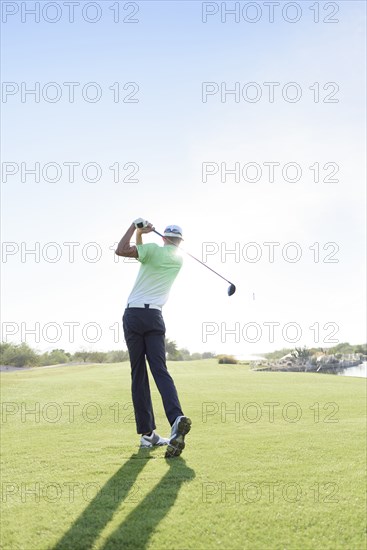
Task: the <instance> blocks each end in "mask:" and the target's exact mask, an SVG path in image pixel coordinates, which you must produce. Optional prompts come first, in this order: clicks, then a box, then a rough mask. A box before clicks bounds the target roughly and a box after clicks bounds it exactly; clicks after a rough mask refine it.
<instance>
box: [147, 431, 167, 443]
mask: <svg viewBox="0 0 367 550" xmlns="http://www.w3.org/2000/svg"><path fill="white" fill-rule="evenodd" d="M168 442H169V439H166V438H164V437H161V436H160V435H158V434H156V433H155V431H153V432H152V433H151V434H150V435H142V436H141V438H140V447H160V446H161V445H168Z"/></svg>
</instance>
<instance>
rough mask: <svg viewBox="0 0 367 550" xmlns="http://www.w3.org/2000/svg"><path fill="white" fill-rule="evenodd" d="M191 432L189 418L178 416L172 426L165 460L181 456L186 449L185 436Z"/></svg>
mask: <svg viewBox="0 0 367 550" xmlns="http://www.w3.org/2000/svg"><path fill="white" fill-rule="evenodd" d="M190 430H191V420H190V418H188V417H187V416H178V417H177V418H176V420H175V421H174V423H173V424H172V430H171V437H170V439H169V443H168V447H167V450H166V454H165V458H173V457H175V456H180V454H181V453H182V451H183V450H184V448H185V435H186V434H188V433H189V431H190Z"/></svg>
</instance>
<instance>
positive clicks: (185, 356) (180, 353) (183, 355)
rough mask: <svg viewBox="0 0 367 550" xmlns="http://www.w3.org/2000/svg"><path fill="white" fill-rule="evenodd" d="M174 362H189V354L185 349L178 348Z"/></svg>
mask: <svg viewBox="0 0 367 550" xmlns="http://www.w3.org/2000/svg"><path fill="white" fill-rule="evenodd" d="M176 357H177V358H176V361H190V360H191V353H190V352H189V350H188V349H186V348H180V349H179V350H177V356H176Z"/></svg>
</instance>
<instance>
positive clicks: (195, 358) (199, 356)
mask: <svg viewBox="0 0 367 550" xmlns="http://www.w3.org/2000/svg"><path fill="white" fill-rule="evenodd" d="M202 355H203V354H201V353H192V354H191V360H192V361H198V360H199V359H204V357H203V356H202Z"/></svg>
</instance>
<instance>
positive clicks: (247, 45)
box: [1, 0, 366, 356]
mask: <svg viewBox="0 0 367 550" xmlns="http://www.w3.org/2000/svg"><path fill="white" fill-rule="evenodd" d="M2 4H3V6H2V7H3V10H4V9H5V8H4V5H5V4H7V5H8V7H7V8H6V10H7V11H6V13H5V12H4V11H3V25H2V51H3V54H2V63H3V72H2V80H3V95H2V104H1V105H2V118H3V122H2V133H3V140H2V169H3V175H2V203H3V205H2V217H3V222H2V239H3V257H2V272H3V285H2V328H3V335H2V338H3V340H7V341H11V342H20V341H21V340H23V341H27V342H28V343H29V345H31V346H32V347H35V348H37V349H39V350H40V351H45V350H50V349H53V348H64V349H66V350H69V351H76V350H78V349H82V348H86V349H89V350H94V349H95V350H108V349H120V348H124V349H126V345H125V343H124V341H123V334H122V327H121V317H122V314H123V310H124V307H125V303H126V299H127V297H128V295H129V293H130V290H131V288H132V285H133V283H134V280H135V277H136V275H137V271H138V264H137V263H134V262H126V261H123V259H120V260H119V261H116V260H117V258H115V257H114V253H113V245H114V243H116V242H117V241H118V240H119V239H120V238H121V237H122V235H123V234H124V232H125V231H126V229H127V228H128V227H129V225H130V223H131V222H132V220H133V219H134V218H136V217H140V216H141V217H144V218H146V219H147V220H149V221H150V222H152V223H153V224H155V226H156V228H157V230H158V231H163V230H164V227H165V225H167V224H171V223H174V224H178V225H180V226H181V227H182V228H183V231H184V238H185V242H184V243H183V246H184V248H186V249H187V250H188V251H189V252H191V253H192V254H194V255H197V256H198V257H199V258H201V259H205V258H204V257H203V252H204V251H208V250H211V251H213V253H212V254H211V255H208V256H207V258H206V261H207V263H208V265H210V266H211V267H212V268H213V269H215V270H217V271H219V272H220V273H221V274H223V275H224V276H225V277H226V278H227V279H229V280H230V281H232V282H234V283H235V284H236V286H237V292H236V294H235V295H233V296H232V297H228V296H227V286H228V285H227V284H226V283H225V282H224V281H222V280H221V279H219V278H218V277H216V276H215V275H214V274H212V273H210V272H209V271H208V270H206V269H205V268H204V267H202V266H200V265H198V264H197V263H196V262H194V261H193V260H191V259H190V258H185V261H184V267H183V269H182V271H181V273H180V274H179V276H178V278H177V280H176V282H175V284H174V286H173V288H172V291H171V296H170V299H169V301H168V303H167V304H166V306H165V307H164V310H163V315H164V318H165V322H166V327H167V337H168V338H171V339H173V340H176V342H177V344H178V346H179V347H187V348H189V350H190V351H191V352H194V351H200V352H202V351H206V350H207V351H214V352H217V353H221V352H227V353H233V354H235V355H242V356H244V355H249V354H256V353H261V352H266V351H272V350H274V349H278V348H282V347H294V346H295V345H307V346H314V345H320V346H325V347H328V346H331V345H333V344H335V343H337V342H344V341H349V342H351V343H362V342H364V341H365V340H366V336H365V334H366V326H365V307H364V304H365V284H364V280H365V262H364V256H365V210H364V204H365V191H364V189H365V168H364V167H365V161H364V149H365V131H364V127H365V104H364V95H365V56H364V46H363V45H364V41H365V15H366V13H365V12H366V10H365V3H364V2H355V1H348V2H346V1H342V2H332V3H330V2H329V3H327V2H319V6H320V14H319V17H320V21H319V22H318V23H316V22H315V21H314V19H315V17H316V14H315V12H314V11H312V9H310V8H311V6H313V5H314V4H315V3H314V2H305V1H303V2H298V3H297V2H296V3H295V4H296V5H297V6H298V7H299V10H301V11H300V13H299V14H298V15H300V18H299V20H298V21H297V22H294V23H290V22H289V21H285V20H284V19H283V18H282V15H281V12H282V9H284V6H285V5H286V4H287V2H280V7H279V12H278V11H277V10H278V8H277V10H276V11H275V12H274V22H273V23H270V22H269V14H268V12H267V11H266V10H267V8H266V3H264V2H256V3H255V4H256V5H257V6H258V9H260V8H261V14H262V17H261V18H260V19H259V21H258V22H256V23H249V22H248V21H246V20H245V19H244V18H243V16H241V19H240V21H239V22H238V23H236V22H235V20H234V16H232V17H230V16H227V20H226V21H225V22H223V23H222V22H221V15H220V5H221V3H220V2H214V3H213V2H212V3H210V4H211V5H212V8H213V10H215V9H216V7H218V13H214V14H213V15H210V16H209V15H208V17H207V22H206V23H204V22H203V20H202V18H203V15H202V10H205V9H209V8H208V7H207V8H205V6H204V4H205V3H204V4H203V3H202V2H196V1H192V2H175V1H172V2H155V1H149V2H136V3H130V4H131V6H132V7H131V6H130V7H129V6H127V4H128V3H126V2H120V8H121V10H120V11H121V13H120V16H119V17H120V22H118V23H114V22H113V15H114V13H113V11H112V10H111V6H113V5H114V4H115V3H114V2H112V1H111V2H109V1H108V0H107V1H104V2H100V3H98V2H97V3H96V4H97V5H98V6H99V9H100V12H101V13H100V16H101V17H100V20H99V21H97V22H96V23H90V22H88V21H85V20H83V17H82V12H81V7H82V6H85V5H86V4H88V3H87V2H80V6H79V8H78V9H77V8H75V14H74V15H75V20H74V23H71V22H69V20H68V18H69V14H68V13H67V11H66V7H65V5H64V3H62V2H59V3H58V5H59V7H60V9H59V13H58V14H57V13H56V12H52V11H49V12H47V13H46V14H42V12H41V13H40V21H39V23H36V22H34V18H33V20H32V18H31V16H30V15H27V14H26V13H23V14H22V11H21V9H22V8H21V4H26V5H27V6H28V7H30V6H31V5H32V4H34V3H32V2H26V3H21V2H18V3H17V2H3V3H2ZM10 4H13V5H16V6H17V7H18V8H19V10H18V12H17V13H14V14H13V15H11V14H9V10H10V11H11V10H12V9H13V8H12V7H11V6H10ZM227 4H228V6H230V5H232V4H233V3H227ZM239 4H240V6H241V8H243V6H244V5H245V3H244V2H240V3H239ZM42 5H44V3H42V2H41V6H42ZM208 5H209V4H207V6H208ZM330 5H333V6H334V8H333V6H332V7H330ZM9 6H10V7H9ZM136 6H137V7H138V8H139V11H137V13H136V14H135V15H132V10H137V8H136ZM213 6H214V7H213ZM335 6H336V7H337V8H338V10H336V8H335ZM212 8H210V9H212ZM334 9H335V12H336V11H337V13H335V14H334V15H333V14H332V11H333V10H334ZM78 10H79V11H78ZM258 13H260V11H259V12H258ZM96 14H97V12H96ZM58 15H60V20H59V21H57V22H55V23H50V22H48V21H47V20H46V19H47V18H48V19H52V18H56V16H58ZM97 15H98V14H97ZM115 16H116V13H115ZM296 16H297V13H296V12H295V11H289V12H286V17H288V19H291V18H295V17H296ZM22 17H23V19H24V22H22ZM33 17H34V16H33ZM87 17H89V18H92V17H94V14H93V12H92V11H89V12H87ZM124 17H125V18H126V17H127V18H131V19H137V22H136V23H128V22H125V23H124V22H123V21H122V18H124ZM248 17H250V18H251V17H254V15H253V14H252V13H250V12H249V14H248ZM45 18H46V19H45ZM324 19H337V20H338V22H334V23H333V22H329V23H327V22H324ZM4 21H5V22H4ZM71 82H73V83H76V84H74V85H73V86H74V88H73V89H74V94H75V97H74V102H73V103H71V102H70V101H69V95H68V94H69V93H70V89H71V85H70V84H69V85H67V84H65V83H71ZM91 82H92V83H96V84H95V85H89V87H88V83H91ZM4 83H5V84H4ZM22 83H23V84H22ZM36 83H39V84H36ZM49 83H55V84H53V85H50V84H49ZM115 83H119V90H118V91H119V95H120V99H121V98H125V101H126V100H129V98H130V100H138V101H137V102H131V103H128V102H122V101H119V102H114V99H116V93H117V85H116V84H115ZM128 83H135V84H128ZM203 83H211V84H209V85H206V86H209V87H207V88H206V89H208V90H213V95H208V96H206V101H205V102H204V101H203V86H205V85H204V84H203ZM236 83H237V84H236ZM249 83H255V84H253V85H250V86H249ZM266 83H275V84H273V85H272V86H273V88H272V89H273V90H274V100H273V101H269V93H270V92H269V90H270V89H271V85H270V84H266ZM289 83H295V84H289ZM38 85H39V90H40V95H39V101H38V102H37V101H35V96H34V95H31V94H28V95H27V94H25V91H26V90H30V89H32V88H33V89H36V88H37V86H38ZM124 86H125V89H124ZM221 87H222V91H223V92H224V91H225V90H227V91H230V90H237V92H238V91H240V94H239V95H237V96H235V95H234V94H228V95H222V96H221ZM310 87H311V88H310ZM4 90H5V92H6V93H5V95H4ZM216 90H217V91H216ZM259 90H260V92H259ZM22 92H23V101H22ZM214 92H215V93H214ZM57 93H59V94H61V95H60V97H59V100H58V101H55V102H52V101H53V98H54V97H56V96H55V94H57ZM94 93H101V94H102V95H101V98H100V100H99V101H97V102H91V101H87V100H86V99H85V97H87V98H89V99H91V98H93V97H94V95H93V94H94ZM254 93H260V94H261V97H259V100H258V101H257V102H252V101H251V99H252V98H253V97H254V95H253V94H254ZM295 93H297V94H299V100H298V101H294V102H292V99H293V98H294V97H295V95H294V94H295ZM83 94H84V96H85V97H84V96H83ZM88 94H90V95H88ZM45 98H46V99H45ZM244 98H245V99H244ZM285 98H286V99H285ZM37 99H38V98H37ZM315 99H316V100H317V101H315ZM22 163H23V164H22ZM35 163H39V170H40V178H39V179H40V181H39V182H36V181H35V176H34V175H32V174H31V173H29V172H28V173H27V171H26V170H27V169H32V167H33V169H34V167H35ZM49 163H54V164H51V165H49ZM55 163H56V164H57V165H58V167H59V168H58V169H57V170H58V171H57V170H56V169H55ZM70 163H79V164H78V165H77V164H75V165H74V169H75V172H74V180H73V181H71V180H72V178H71V177H70V172H69V170H70V166H71V164H70ZM88 163H92V165H89V168H88ZM116 163H119V166H120V181H119V182H115V181H114V175H115V174H116V169H114V171H113V170H112V169H110V168H109V167H111V166H113V165H114V166H115V167H116V166H117V165H116ZM203 163H211V164H210V167H211V169H212V170H213V171H214V170H215V171H217V173H215V174H213V175H208V176H207V181H206V182H204V181H203V179H204V178H203V176H202V171H203ZM222 163H223V164H222ZM236 163H237V165H236ZM238 163H239V164H238ZM264 163H265V164H264ZM269 163H278V164H277V165H276V167H275V172H274V181H272V182H271V181H269ZM288 163H294V164H293V165H291V166H290V167H289V168H287V166H286V165H288ZM317 163H318V164H317ZM86 164H87V168H86V169H84V167H85V165H86ZM248 164H250V165H249V167H248V171H247V172H246V167H245V170H244V172H242V169H243V167H244V166H245V165H248ZM294 165H296V167H297V170H298V175H299V180H298V181H295V182H292V181H289V180H291V179H292V178H294V179H297V177H296V176H297V172H296V171H295V168H294ZM93 166H94V167H93ZM96 166H97V169H98V170H99V174H98V173H97V172H96V168H95V167H96ZM124 166H125V169H124ZM221 166H223V173H222V178H223V181H221ZM235 166H237V167H239V168H240V173H239V179H240V181H236V180H235V175H230V174H227V175H226V174H225V173H224V170H225V168H227V170H233V169H234V168H235ZM284 166H286V168H284ZM292 166H293V167H292ZM311 166H312V167H313V168H312V169H310V167H311ZM259 170H260V171H259ZM256 171H257V175H258V178H256ZM12 172H14V174H12ZM133 172H135V174H134V175H131V176H130V179H132V180H137V181H125V182H123V181H121V180H122V179H123V178H126V176H128V175H129V174H132V173H133ZM282 172H283V174H285V177H286V179H288V181H285V180H284V178H283V176H282ZM317 172H318V179H319V181H315V180H317ZM243 173H245V177H246V173H247V180H256V179H258V181H246V179H245V178H244V177H243ZM93 178H95V179H96V180H97V181H95V182H93V181H91V180H93ZM52 179H54V180H58V181H51V180H52ZM328 180H336V181H328ZM146 242H159V238H158V237H157V236H155V235H152V236H147V237H146ZM22 243H23V244H22ZM36 243H38V244H36ZM49 243H56V245H50V244H49ZM64 243H78V244H74V245H71V244H64ZM88 243H97V244H96V245H89V246H86V245H88ZM249 243H257V244H256V245H250V246H249ZM264 243H279V245H273V246H274V261H273V262H271V261H269V250H270V249H271V245H270V244H264ZM289 243H296V245H295V246H292V245H289ZM37 247H39V257H36V256H37V255H38V252H37V253H36V255H34V254H33V255H32V254H25V252H26V250H31V249H36V250H38V249H37ZM310 247H312V248H311V249H310ZM72 249H73V250H74V261H73V262H71V261H70V254H71V250H72ZM230 250H237V253H236V254H228V253H227V254H226V252H228V251H230ZM4 252H5V255H4ZM96 253H97V254H100V255H101V257H100V258H99V260H98V261H97V262H92V261H91V260H92V259H93V257H94V255H95V254H96ZM255 253H256V254H258V255H259V260H258V261H257V262H252V261H251V259H252V258H254V254H255ZM296 253H297V254H301V257H300V259H299V261H297V262H292V261H290V260H291V259H292V258H293V257H294V254H296ZM57 254H58V255H59V256H60V258H59V260H58V261H55V262H52V261H50V259H51V260H52V259H53V258H54V257H55V255H57ZM287 254H288V255H289V256H288V257H287ZM260 255H261V257H260ZM284 256H285V257H284ZM287 258H288V260H287ZM88 259H89V260H90V261H88ZM317 259H318V261H315V260H317ZM36 260H38V261H36ZM336 260H337V261H336ZM37 323H38V324H37ZM89 323H91V325H88V324H89ZM274 323H275V324H274ZM71 326H74V337H73V338H71V334H70V327H71ZM96 326H98V327H100V328H99V329H98V330H99V333H98V334H97V332H96V330H95V327H96ZM88 327H89V328H88ZM111 327H112V328H111ZM270 327H273V328H274V338H272V337H271V333H270ZM310 327H312V328H310ZM32 329H36V335H35V334H32V333H31V332H29V331H31V330H32ZM27 331H28V332H27ZM229 331H234V332H235V333H232V334H230V332H229ZM297 331H298V332H297ZM299 331H301V332H299ZM38 333H39V338H38ZM95 335H96V336H95ZM298 336H299V337H298ZM94 337H95V339H96V340H97V341H96V342H95V343H92V341H91V340H93V339H94ZM52 339H54V340H55V341H54V342H52V341H50V340H52ZM292 339H293V341H292Z"/></svg>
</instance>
